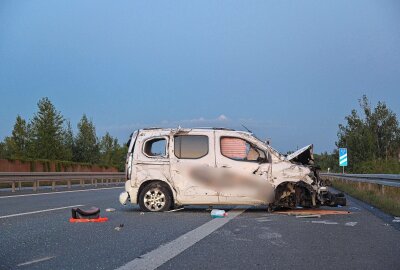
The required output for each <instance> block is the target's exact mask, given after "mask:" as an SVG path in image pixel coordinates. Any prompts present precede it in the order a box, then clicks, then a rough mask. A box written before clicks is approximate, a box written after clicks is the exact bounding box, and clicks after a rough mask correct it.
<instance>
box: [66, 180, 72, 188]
mask: <svg viewBox="0 0 400 270" xmlns="http://www.w3.org/2000/svg"><path fill="white" fill-rule="evenodd" d="M67 185H68V189H71V180H68V181H67Z"/></svg>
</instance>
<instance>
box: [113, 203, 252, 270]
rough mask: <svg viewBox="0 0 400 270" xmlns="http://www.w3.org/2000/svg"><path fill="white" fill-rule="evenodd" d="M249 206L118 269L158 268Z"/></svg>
mask: <svg viewBox="0 0 400 270" xmlns="http://www.w3.org/2000/svg"><path fill="white" fill-rule="evenodd" d="M246 209H247V208H242V209H234V210H231V211H229V214H228V216H227V217H226V218H216V219H213V220H210V221H209V222H207V223H205V224H203V225H201V226H200V227H198V228H196V229H194V230H192V231H190V232H188V233H185V234H184V235H182V236H180V237H178V238H177V239H175V240H173V241H172V242H169V243H167V244H165V245H162V246H160V247H158V248H156V249H154V250H153V251H150V252H148V253H146V254H144V255H142V256H140V257H138V258H136V259H134V260H133V261H130V262H128V263H127V264H125V265H123V266H121V267H120V268H118V269H117V270H130V269H135V270H141V269H156V268H157V267H159V266H161V265H163V264H164V263H166V262H167V261H169V260H170V259H172V258H174V257H175V256H177V255H179V254H180V253H181V252H183V251H185V250H186V249H188V248H189V247H191V246H193V245H194V244H196V243H197V242H199V241H200V240H201V239H203V238H204V237H206V236H208V235H210V234H211V233H212V232H214V231H216V230H218V229H219V228H220V227H222V226H223V225H225V224H226V223H228V222H229V221H231V220H232V219H234V218H235V217H237V216H238V215H240V214H241V213H243V212H244V211H246Z"/></svg>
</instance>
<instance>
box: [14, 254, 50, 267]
mask: <svg viewBox="0 0 400 270" xmlns="http://www.w3.org/2000/svg"><path fill="white" fill-rule="evenodd" d="M54 257H55V256H51V257H50V256H49V257H44V258H41V259H37V260H32V261H29V262H24V263H20V264H18V265H17V266H25V265H30V264H33V263H38V262H43V261H48V260H51V259H53V258H54Z"/></svg>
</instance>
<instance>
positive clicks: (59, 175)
mask: <svg viewBox="0 0 400 270" xmlns="http://www.w3.org/2000/svg"><path fill="white" fill-rule="evenodd" d="M72 181H79V184H80V185H81V186H85V184H86V182H87V181H90V184H91V185H93V186H95V187H97V185H98V184H105V185H109V184H111V183H116V184H118V183H121V182H125V173H123V172H122V173H119V172H118V173H110V172H0V183H10V184H11V190H12V192H15V191H16V184H18V188H19V189H20V190H21V187H22V183H23V182H31V183H33V185H32V186H33V190H34V191H36V190H37V189H38V187H39V186H40V182H51V187H52V190H55V187H56V183H60V182H64V183H65V182H66V183H67V187H68V188H69V189H70V188H71V185H72Z"/></svg>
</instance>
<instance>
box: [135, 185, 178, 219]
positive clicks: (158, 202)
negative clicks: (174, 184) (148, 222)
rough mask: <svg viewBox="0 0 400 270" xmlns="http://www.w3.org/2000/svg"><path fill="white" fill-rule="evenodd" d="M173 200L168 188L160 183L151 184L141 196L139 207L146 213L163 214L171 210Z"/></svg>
mask: <svg viewBox="0 0 400 270" xmlns="http://www.w3.org/2000/svg"><path fill="white" fill-rule="evenodd" d="M171 204H172V198H171V193H170V192H169V190H168V188H167V187H165V186H164V185H162V184H160V183H150V184H148V185H147V186H145V187H144V188H143V189H142V191H141V192H140V194H139V206H140V209H142V211H146V212H163V211H167V210H169V209H170V208H171Z"/></svg>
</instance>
